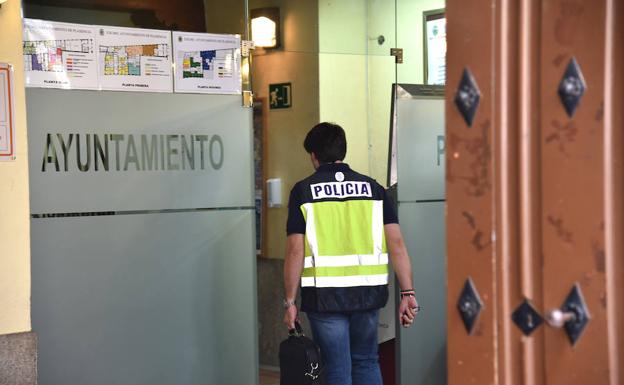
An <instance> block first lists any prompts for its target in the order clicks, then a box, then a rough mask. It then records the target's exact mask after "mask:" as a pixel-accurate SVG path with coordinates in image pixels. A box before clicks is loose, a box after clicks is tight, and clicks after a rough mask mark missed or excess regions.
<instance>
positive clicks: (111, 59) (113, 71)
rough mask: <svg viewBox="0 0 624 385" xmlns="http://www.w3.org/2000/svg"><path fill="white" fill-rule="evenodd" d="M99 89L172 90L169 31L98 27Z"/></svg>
mask: <svg viewBox="0 0 624 385" xmlns="http://www.w3.org/2000/svg"><path fill="white" fill-rule="evenodd" d="M96 30H97V35H98V37H97V49H96V50H97V54H98V67H99V70H98V71H99V77H98V78H99V83H100V88H101V89H102V90H113V91H146V92H173V79H172V75H171V32H169V31H159V30H153V29H138V28H121V27H105V26H98V27H96Z"/></svg>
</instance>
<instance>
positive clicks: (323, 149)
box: [303, 122, 347, 164]
mask: <svg viewBox="0 0 624 385" xmlns="http://www.w3.org/2000/svg"><path fill="white" fill-rule="evenodd" d="M303 148H305V150H306V151H307V152H308V154H310V153H314V155H315V156H316V159H318V161H319V163H321V164H324V163H332V162H335V161H337V160H343V159H344V157H345V155H346V153H347V138H346V137H345V132H344V130H343V129H342V127H340V126H339V125H337V124H334V123H327V122H323V123H319V124H317V125H316V126H314V127H312V129H311V130H310V131H309V132H308V135H306V138H305V140H304V141H303Z"/></svg>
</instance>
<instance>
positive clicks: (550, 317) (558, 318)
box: [546, 309, 576, 328]
mask: <svg viewBox="0 0 624 385" xmlns="http://www.w3.org/2000/svg"><path fill="white" fill-rule="evenodd" d="M574 321H576V312H573V311H561V309H551V310H550V311H549V312H548V314H546V322H548V324H549V325H550V326H552V327H554V328H562V327H563V325H565V324H566V323H568V322H574Z"/></svg>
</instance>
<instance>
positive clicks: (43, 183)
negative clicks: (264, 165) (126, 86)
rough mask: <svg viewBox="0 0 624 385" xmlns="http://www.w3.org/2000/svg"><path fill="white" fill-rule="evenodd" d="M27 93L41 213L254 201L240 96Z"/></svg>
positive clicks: (36, 206) (33, 179)
mask: <svg viewBox="0 0 624 385" xmlns="http://www.w3.org/2000/svg"><path fill="white" fill-rule="evenodd" d="M26 96H27V98H26V101H27V109H28V145H29V162H30V187H31V212H32V213H36V214H38V213H50V212H89V211H124V210H161V209H179V208H196V207H203V208H206V207H238V206H246V207H249V206H253V200H252V185H251V181H252V172H253V171H252V162H251V160H250V159H251V154H252V148H251V146H252V140H251V109H248V108H243V107H241V99H240V96H237V95H190V94H157V93H140V94H137V93H125V92H104V91H77V90H70V91H65V90H52V89H27V90H26Z"/></svg>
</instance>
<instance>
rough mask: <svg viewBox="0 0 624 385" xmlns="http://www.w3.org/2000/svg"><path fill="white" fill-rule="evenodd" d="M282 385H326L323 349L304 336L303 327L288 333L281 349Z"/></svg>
mask: <svg viewBox="0 0 624 385" xmlns="http://www.w3.org/2000/svg"><path fill="white" fill-rule="evenodd" d="M279 360H280V385H325V384H326V382H325V376H324V374H325V373H324V371H323V361H322V359H321V349H320V348H319V347H318V345H317V344H316V343H315V342H314V341H312V340H311V339H309V338H308V337H306V336H304V335H303V331H302V330H301V325H299V322H295V329H293V330H290V331H289V332H288V338H287V339H285V340H284V341H282V343H281V344H280V349H279Z"/></svg>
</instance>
